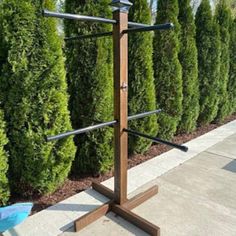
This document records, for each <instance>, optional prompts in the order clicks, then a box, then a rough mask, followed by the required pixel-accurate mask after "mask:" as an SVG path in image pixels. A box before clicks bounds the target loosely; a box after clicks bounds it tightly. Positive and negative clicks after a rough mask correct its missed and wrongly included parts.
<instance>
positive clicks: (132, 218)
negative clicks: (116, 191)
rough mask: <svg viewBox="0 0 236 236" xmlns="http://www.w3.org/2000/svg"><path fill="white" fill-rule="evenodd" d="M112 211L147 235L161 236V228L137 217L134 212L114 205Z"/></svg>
mask: <svg viewBox="0 0 236 236" xmlns="http://www.w3.org/2000/svg"><path fill="white" fill-rule="evenodd" d="M111 210H112V211H113V212H114V213H116V214H117V215H119V216H121V217H122V218H124V219H125V220H127V221H129V222H130V223H132V224H134V225H135V226H137V227H138V228H140V229H142V230H143V231H145V232H146V233H148V234H150V235H152V236H160V228H159V227H158V226H156V225H154V224H152V223H150V222H148V221H147V220H145V219H144V218H142V217H140V216H138V215H136V214H135V213H133V212H132V211H130V210H128V209H126V208H124V207H122V206H120V205H117V204H113V205H112V208H111Z"/></svg>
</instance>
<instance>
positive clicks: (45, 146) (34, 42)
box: [0, 0, 75, 194]
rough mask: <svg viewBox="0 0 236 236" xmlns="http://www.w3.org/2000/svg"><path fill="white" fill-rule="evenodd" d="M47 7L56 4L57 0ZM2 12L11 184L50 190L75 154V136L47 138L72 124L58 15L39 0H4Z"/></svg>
mask: <svg viewBox="0 0 236 236" xmlns="http://www.w3.org/2000/svg"><path fill="white" fill-rule="evenodd" d="M45 7H46V8H48V9H54V1H53V0H48V1H46V5H45ZM1 14H2V22H3V34H2V35H3V40H2V42H1V44H2V46H1V47H0V48H4V52H3V55H5V59H4V56H3V57H2V61H4V62H3V63H4V64H3V66H2V69H1V74H0V91H1V97H2V99H3V104H2V105H3V108H4V111H5V116H6V122H7V135H8V138H9V145H8V152H9V156H10V162H9V164H10V166H9V173H10V178H11V179H10V180H11V187H12V190H13V191H17V192H19V193H21V194H31V193H33V192H37V193H45V192H51V191H54V190H55V189H56V188H57V187H58V186H59V185H60V184H62V183H63V181H64V180H65V178H66V177H67V175H68V173H69V171H70V168H71V163H72V160H73V159H74V154H75V147H74V144H73V139H72V138H67V139H63V140H59V141H56V142H50V143H47V142H46V141H45V136H50V135H55V134H59V133H62V132H65V131H67V130H71V125H70V118H69V112H68V110H67V102H68V95H67V85H66V80H65V69H64V59H63V54H62V50H61V41H60V39H59V37H58V34H57V27H56V21H55V20H52V19H49V18H44V17H43V16H42V6H41V0H36V1H35V0H34V1H33V0H3V1H2V4H1Z"/></svg>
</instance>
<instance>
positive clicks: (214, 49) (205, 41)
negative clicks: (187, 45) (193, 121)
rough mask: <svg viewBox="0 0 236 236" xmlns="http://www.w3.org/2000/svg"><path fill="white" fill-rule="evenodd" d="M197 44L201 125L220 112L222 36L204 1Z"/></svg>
mask: <svg viewBox="0 0 236 236" xmlns="http://www.w3.org/2000/svg"><path fill="white" fill-rule="evenodd" d="M196 43H197V49H198V78H199V90H200V114H199V119H198V122H199V124H208V123H210V122H212V121H213V120H214V119H215V117H216V115H217V111H218V103H219V94H218V84H219V72H220V35H219V27H218V25H217V24H216V23H215V22H214V20H213V18H212V12H211V7H210V3H209V1H208V0H203V1H202V3H201V4H200V6H199V8H198V10H197V13H196Z"/></svg>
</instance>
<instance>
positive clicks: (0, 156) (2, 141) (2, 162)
mask: <svg viewBox="0 0 236 236" xmlns="http://www.w3.org/2000/svg"><path fill="white" fill-rule="evenodd" d="M7 141H8V140H7V138H6V134H5V123H4V122H3V113H2V111H1V110H0V206H2V205H5V204H6V203H7V201H8V198H9V195H10V192H9V185H8V179H7V170H8V157H7V154H6V151H5V150H4V147H5V145H6V144H7Z"/></svg>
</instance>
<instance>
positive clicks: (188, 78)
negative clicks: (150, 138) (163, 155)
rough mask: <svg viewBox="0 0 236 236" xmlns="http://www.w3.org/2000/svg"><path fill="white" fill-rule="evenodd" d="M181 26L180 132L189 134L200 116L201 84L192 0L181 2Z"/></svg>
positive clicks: (181, 0) (182, 0)
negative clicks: (181, 105)
mask: <svg viewBox="0 0 236 236" xmlns="http://www.w3.org/2000/svg"><path fill="white" fill-rule="evenodd" d="M179 6H181V7H180V11H179V17H178V19H179V23H180V25H181V31H180V32H181V33H180V37H179V41H180V53H179V60H180V63H181V65H182V72H183V77H182V79H183V96H184V98H183V114H182V120H181V122H180V124H179V128H178V129H179V132H181V133H189V132H191V131H193V130H194V129H195V128H196V124H197V118H198V115H199V84H198V62H197V47H196V41H195V36H196V27H195V22H194V17H193V12H192V9H191V6H190V0H179Z"/></svg>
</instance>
